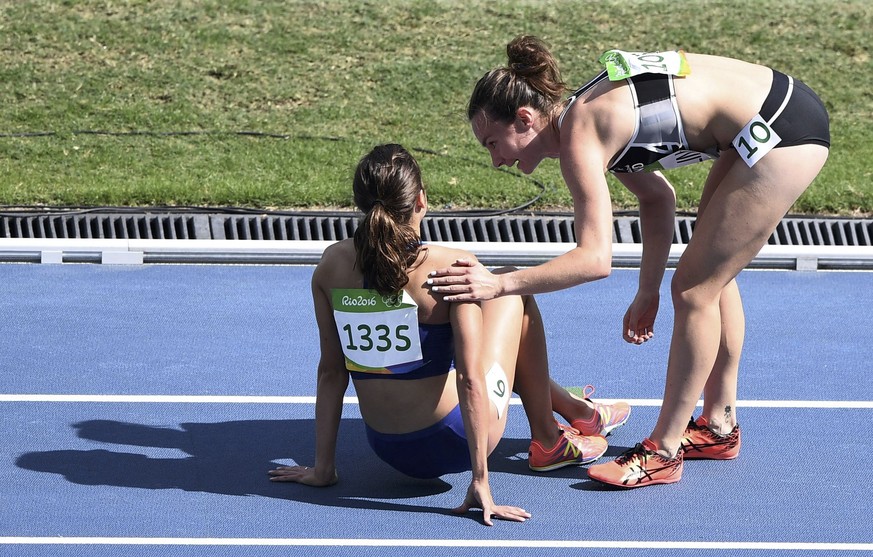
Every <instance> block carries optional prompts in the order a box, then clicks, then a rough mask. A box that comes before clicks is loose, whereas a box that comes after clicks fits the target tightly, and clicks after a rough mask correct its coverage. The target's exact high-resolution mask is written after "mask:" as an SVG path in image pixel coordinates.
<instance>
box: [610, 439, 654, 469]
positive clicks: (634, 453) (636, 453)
mask: <svg viewBox="0 0 873 557" xmlns="http://www.w3.org/2000/svg"><path fill="white" fill-rule="evenodd" d="M649 452H650V451H649V450H648V449H647V448H645V447H644V446H643V444H642V443H637V444H636V445H634V446H633V447H632V448H630V449H628V450H626V451H625V452H623V453H622V454H621V455H619V456H618V458H616V459H615V462H616V464H620V465H625V464H627V463H628V462H630V461H631V460H634V459H635V458H639V457H645V456H646V454H647V453H649Z"/></svg>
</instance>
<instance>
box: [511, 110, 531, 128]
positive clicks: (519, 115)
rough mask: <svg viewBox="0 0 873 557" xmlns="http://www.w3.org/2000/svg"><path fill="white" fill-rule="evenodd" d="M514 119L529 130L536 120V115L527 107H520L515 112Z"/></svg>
mask: <svg viewBox="0 0 873 557" xmlns="http://www.w3.org/2000/svg"><path fill="white" fill-rule="evenodd" d="M515 118H516V120H518V122H519V123H520V124H523V125H524V126H525V127H528V128H529V127H530V126H532V125H533V123H534V121H535V120H536V114H534V111H533V110H532V109H531V108H530V107H529V106H520V107H518V110H516V111H515Z"/></svg>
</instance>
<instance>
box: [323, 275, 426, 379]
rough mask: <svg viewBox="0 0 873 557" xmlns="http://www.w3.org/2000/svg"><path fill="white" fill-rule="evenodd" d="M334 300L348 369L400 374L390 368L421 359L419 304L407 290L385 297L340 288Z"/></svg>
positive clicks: (333, 295) (336, 291)
mask: <svg viewBox="0 0 873 557" xmlns="http://www.w3.org/2000/svg"><path fill="white" fill-rule="evenodd" d="M331 302H332V305H333V316H334V321H335V322H336V330H337V333H338V334H339V338H340V345H341V346H342V350H343V355H344V356H345V359H346V367H347V368H348V369H350V370H352V371H362V372H368V373H400V372H399V371H396V370H392V369H391V367H392V366H401V365H403V364H409V363H413V362H418V361H421V359H422V355H421V338H420V337H419V334H418V305H417V304H416V303H415V301H414V300H413V299H412V297H411V296H410V295H409V294H407V293H406V292H405V291H404V292H402V293H400V294H397V295H393V296H383V295H381V294H379V293H378V292H376V291H375V290H367V289H363V288H347V289H341V288H337V289H333V290H331ZM405 369H407V371H411V370H412V369H414V368H413V366H407V368H405Z"/></svg>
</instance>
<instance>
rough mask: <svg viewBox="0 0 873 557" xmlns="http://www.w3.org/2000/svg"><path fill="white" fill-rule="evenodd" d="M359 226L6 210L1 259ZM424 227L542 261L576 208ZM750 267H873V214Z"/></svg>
mask: <svg viewBox="0 0 873 557" xmlns="http://www.w3.org/2000/svg"><path fill="white" fill-rule="evenodd" d="M694 224H695V217H694V216H678V217H677V218H676V220H675V225H674V234H673V248H674V249H673V250H671V257H670V263H672V264H675V262H676V261H677V260H678V257H679V256H680V255H681V252H682V250H683V249H684V246H685V245H686V244H687V243H688V241H689V240H690V238H691V236H692V234H693V231H694ZM356 227H357V215H356V214H355V213H352V212H347V213H346V212H333V213H308V212H302V213H293V214H289V213H264V214H252V213H243V214H237V213H230V214H228V213H209V212H154V213H152V212H142V213H128V212H123V213H112V212H85V213H52V214H29V213H23V214H5V215H0V261H46V260H48V261H56V262H57V261H62V262H92V261H95V262H96V261H103V262H106V256H105V254H106V253H116V254H123V253H124V252H133V253H134V255H133V256H132V257H130V258H128V257H123V256H121V257H119V258H118V262H138V258H139V259H141V260H142V261H143V262H155V263H160V262H193V263H197V262H203V263H210V262H260V263H313V262H316V261H317V260H318V258H319V257H320V253H321V250H323V248H324V247H325V246H326V245H327V244H329V243H331V242H335V241H338V240H343V239H346V238H349V237H351V236H352V235H353V234H354V231H355V228H356ZM421 233H422V238H423V239H424V240H425V241H428V242H441V243H450V244H458V245H462V246H465V247H468V249H471V251H473V252H474V253H476V254H477V255H478V256H479V257H480V259H482V260H483V262H485V263H486V264H516V265H526V264H536V263H539V262H541V261H544V260H546V259H548V258H550V257H554V256H555V255H557V254H560V253H563V252H564V251H566V250H567V249H569V248H570V247H572V245H573V244H574V243H575V233H574V229H573V217H572V215H570V214H567V213H535V214H523V215H522V214H511V215H495V216H487V215H486V216H470V215H462V214H461V215H459V214H440V213H432V214H430V215H429V216H428V218H427V219H425V221H424V223H423V224H422V231H421ZM613 243H614V263H615V264H616V265H617V266H635V265H638V264H639V257H640V254H641V227H640V220H639V217H638V216H634V215H630V216H616V217H614V219H613ZM46 253H49V254H50V255H49V256H48V258H47V257H46V255H45V254H46ZM51 254H54V255H51ZM137 254H139V255H137ZM109 259H112V257H110V258H109ZM751 266H758V267H775V268H816V269H826V268H862V269H869V268H873V219H848V218H829V217H786V218H785V219H783V220H782V221H781V222H780V224H779V226H778V227H777V229H776V231H775V232H774V233H773V234H772V235H771V237H770V239H769V240H768V243H767V246H765V247H764V249H763V250H761V254H760V255H759V257H758V258H756V260H755V261H754V262H753V265H751Z"/></svg>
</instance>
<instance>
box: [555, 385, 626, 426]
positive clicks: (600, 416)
mask: <svg viewBox="0 0 873 557" xmlns="http://www.w3.org/2000/svg"><path fill="white" fill-rule="evenodd" d="M593 394H594V387H593V386H592V385H586V386H585V389H584V390H583V391H582V397H583V398H584V399H585V400H587V401H588V402H590V403H591V404H593V405H594V416H593V417H592V418H591V419H590V420H573V421H572V422H570V425H571V426H573V428H574V429H576V430H577V431H578V432H579V433H581V434H582V435H603V436H607V435H609V434H610V433H612V430H614V429H615V428H617V427H621V426H623V425H624V424H625V423H626V422H627V419H628V418H629V417H630V412H631V407H630V404H628V403H627V402H614V403H612V404H601V403H599V402H594V401H593V400H591V395H593Z"/></svg>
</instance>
